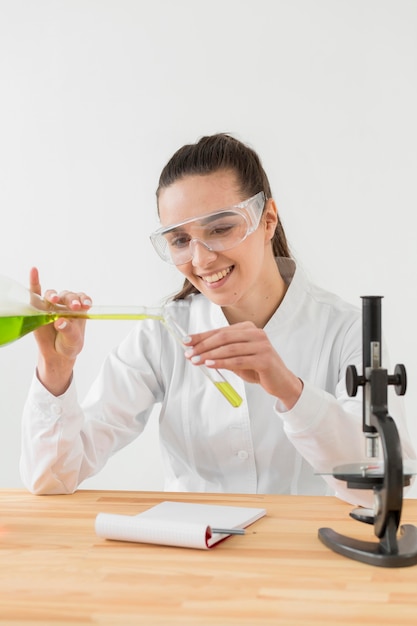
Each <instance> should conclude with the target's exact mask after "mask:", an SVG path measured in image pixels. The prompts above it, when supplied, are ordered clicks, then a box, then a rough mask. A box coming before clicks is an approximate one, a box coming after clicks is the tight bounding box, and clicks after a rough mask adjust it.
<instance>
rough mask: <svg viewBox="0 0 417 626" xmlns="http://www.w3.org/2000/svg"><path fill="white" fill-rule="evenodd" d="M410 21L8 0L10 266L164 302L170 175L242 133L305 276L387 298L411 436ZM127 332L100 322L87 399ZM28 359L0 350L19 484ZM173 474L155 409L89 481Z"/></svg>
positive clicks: (68, 284) (7, 468)
mask: <svg viewBox="0 0 417 626" xmlns="http://www.w3.org/2000/svg"><path fill="white" fill-rule="evenodd" d="M416 33H417V2H416V1H415V0H211V1H210V2H203V1H202V0H148V1H145V0H136V1H135V0H49V1H48V0H0V90H1V91H0V206H1V216H2V217H1V246H0V273H1V274H4V275H8V276H10V277H13V278H14V279H16V280H18V281H19V282H22V283H24V284H27V277H28V271H29V268H30V267H31V266H32V265H37V266H38V267H39V269H40V272H41V280H42V283H43V287H44V288H46V287H54V288H58V289H62V288H73V289H76V290H78V289H80V290H81V289H82V290H85V291H87V292H88V293H89V294H91V295H92V296H93V298H94V301H95V303H96V304H144V305H145V304H148V305H151V304H156V303H158V302H159V301H160V300H161V299H162V298H163V297H165V296H166V295H167V294H170V293H172V292H173V291H175V290H176V288H177V287H178V286H179V285H180V284H181V282H182V281H181V279H180V277H179V276H177V274H176V270H175V269H173V268H170V267H168V266H166V265H165V264H164V263H163V262H162V261H160V260H159V259H158V258H157V257H156V255H155V253H154V252H153V250H152V248H151V245H150V243H149V240H148V235H149V233H150V232H151V231H152V230H153V229H154V228H155V227H156V225H157V218H156V208H155V199H154V192H155V188H156V185H157V181H158V177H159V172H160V170H161V168H162V167H163V165H164V164H165V162H166V161H167V159H168V158H169V157H170V156H171V154H172V153H173V152H174V151H175V150H176V149H177V148H179V147H180V146H181V145H183V144H184V143H188V142H193V141H195V140H197V139H198V138H199V137H200V136H202V135H204V134H211V133H214V132H220V131H227V132H231V133H233V134H234V135H236V136H237V137H238V138H240V139H242V140H244V141H246V142H248V143H250V144H251V145H252V146H253V147H254V148H255V149H256V150H257V151H258V152H259V154H260V155H261V157H262V159H263V162H264V166H265V168H266V170H267V172H268V174H269V177H270V180H271V184H272V187H273V191H274V196H275V199H276V201H277V204H278V207H279V210H280V212H281V215H282V218H283V222H284V226H285V228H286V230H287V234H288V237H289V240H290V243H291V245H292V249H293V252H294V254H295V256H296V258H297V259H298V261H299V262H300V263H302V265H303V266H304V268H305V269H307V271H308V272H309V274H310V276H311V278H312V279H313V280H314V281H315V282H317V283H319V284H320V285H322V286H323V287H325V288H328V289H330V290H332V291H335V292H337V293H338V294H339V295H341V296H342V297H344V298H345V299H347V300H349V301H351V302H354V303H356V304H358V305H359V306H360V304H361V302H360V296H361V295H364V294H378V295H384V300H383V309H382V312H383V330H384V334H385V335H386V337H387V340H388V344H389V347H390V354H391V362H392V364H395V363H397V362H403V363H405V365H406V367H407V371H408V377H409V389H408V392H407V395H406V396H405V403H406V407H407V413H408V420H409V428H410V431H411V433H412V436H413V439H414V442H415V444H416V445H417V420H416V410H415V409H416V406H417V354H416V331H415V311H416V309H417V306H416V305H417V299H416V288H415V284H416V271H417V246H416V245H415V243H414V242H415V230H414V223H415V222H414V215H413V214H414V212H415V208H416V204H417V191H416V171H417V170H416V166H417V123H416V113H415V112H416V111H417V80H416V79H417V72H416V70H417V37H416ZM130 324H131V323H130V322H102V321H101V322H90V323H89V327H88V335H87V342H86V348H85V350H84V352H83V355H82V356H81V357H80V359H79V363H78V367H77V370H76V378H77V385H78V390H79V394H80V397H82V396H83V395H84V393H85V391H86V389H87V388H88V387H89V384H90V383H91V381H92V379H93V377H94V375H95V373H96V372H97V369H98V366H99V364H100V363H101V360H102V358H103V357H104V355H105V353H106V352H107V351H108V350H109V349H110V348H111V347H112V346H113V345H114V344H115V343H117V342H118V341H119V340H120V339H121V338H122V337H123V336H124V335H125V334H126V332H127V331H128V326H129V325H130ZM35 359H36V351H35V345H34V339H33V337H32V336H27V337H25V338H23V339H21V340H20V341H19V342H16V343H14V344H12V345H9V346H7V347H4V348H1V349H0V385H1V389H0V413H1V415H0V486H1V487H19V486H21V481H20V477H19V468H18V459H19V454H20V415H21V411H22V406H23V402H24V399H25V395H26V392H27V389H28V386H29V384H30V380H31V377H32V374H33V370H34V364H35ZM154 417H155V416H154ZM161 486H162V478H161V466H160V458H159V452H158V445H157V433H156V422H155V419H154V420H153V421H152V423H151V424H150V427H149V428H148V430H147V432H145V434H144V436H143V437H142V438H140V439H139V440H138V441H136V442H134V443H133V444H131V445H130V446H129V447H128V448H126V449H125V450H124V451H122V452H119V453H118V455H116V456H115V457H114V458H113V459H111V461H110V462H109V463H108V465H107V466H106V468H105V469H104V470H103V471H102V472H101V473H100V474H99V475H98V476H97V477H94V478H93V479H90V480H88V481H86V482H85V483H84V485H83V487H86V488H87V487H91V488H93V487H94V488H103V489H104V488H117V489H158V488H160V487H161ZM412 493H413V492H412ZM415 493H417V492H416V491H415V490H414V493H413V495H414V494H415Z"/></svg>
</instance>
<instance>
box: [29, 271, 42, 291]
mask: <svg viewBox="0 0 417 626" xmlns="http://www.w3.org/2000/svg"><path fill="white" fill-rule="evenodd" d="M29 289H30V291H32V292H33V293H37V294H38V295H40V294H41V286H40V283H39V272H38V268H37V267H32V268H31V269H30V272H29Z"/></svg>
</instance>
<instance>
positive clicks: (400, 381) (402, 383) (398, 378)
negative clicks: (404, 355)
mask: <svg viewBox="0 0 417 626" xmlns="http://www.w3.org/2000/svg"><path fill="white" fill-rule="evenodd" d="M388 382H389V384H390V385H394V388H395V393H396V394H397V396H403V395H405V392H406V391H407V372H406V369H405V366H404V365H403V364H402V363H400V364H399V365H396V366H395V369H394V376H389V377H388Z"/></svg>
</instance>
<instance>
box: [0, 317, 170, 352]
mask: <svg viewBox="0 0 417 626" xmlns="http://www.w3.org/2000/svg"><path fill="white" fill-rule="evenodd" d="M60 317H72V318H75V317H77V318H81V319H88V320H144V319H155V320H162V319H163V318H162V317H161V316H158V315H146V314H143V313H140V314H139V313H94V314H89V313H78V312H76V313H74V314H70V313H39V314H34V315H10V316H0V346H5V345H6V344H8V343H12V341H16V340H17V339H20V338H21V337H24V336H25V335H27V334H28V333H31V332H32V331H33V330H36V329H37V328H41V326H46V325H47V324H52V322H54V321H55V320H57V319H59V318H60Z"/></svg>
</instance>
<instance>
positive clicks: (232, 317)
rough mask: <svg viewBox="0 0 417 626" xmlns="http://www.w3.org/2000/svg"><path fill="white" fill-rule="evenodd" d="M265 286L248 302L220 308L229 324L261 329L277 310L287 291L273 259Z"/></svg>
mask: <svg viewBox="0 0 417 626" xmlns="http://www.w3.org/2000/svg"><path fill="white" fill-rule="evenodd" d="M269 276H270V280H268V282H267V284H264V285H262V286H260V289H259V291H256V293H254V294H252V295H251V298H250V300H248V301H246V302H239V303H238V304H236V305H231V306H224V307H222V310H223V313H224V316H225V317H226V319H227V321H228V322H229V324H236V323H238V322H253V323H254V324H255V326H257V327H258V328H263V327H264V326H265V325H266V324H267V322H268V321H269V320H270V319H271V317H272V316H273V314H274V313H275V311H276V310H277V309H278V307H279V305H280V304H281V302H282V300H283V299H284V296H285V293H286V291H287V284H286V283H285V281H284V280H283V278H282V276H281V274H280V273H279V270H278V267H277V264H276V262H275V259H274V261H273V267H272V268H271V272H270V274H269Z"/></svg>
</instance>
